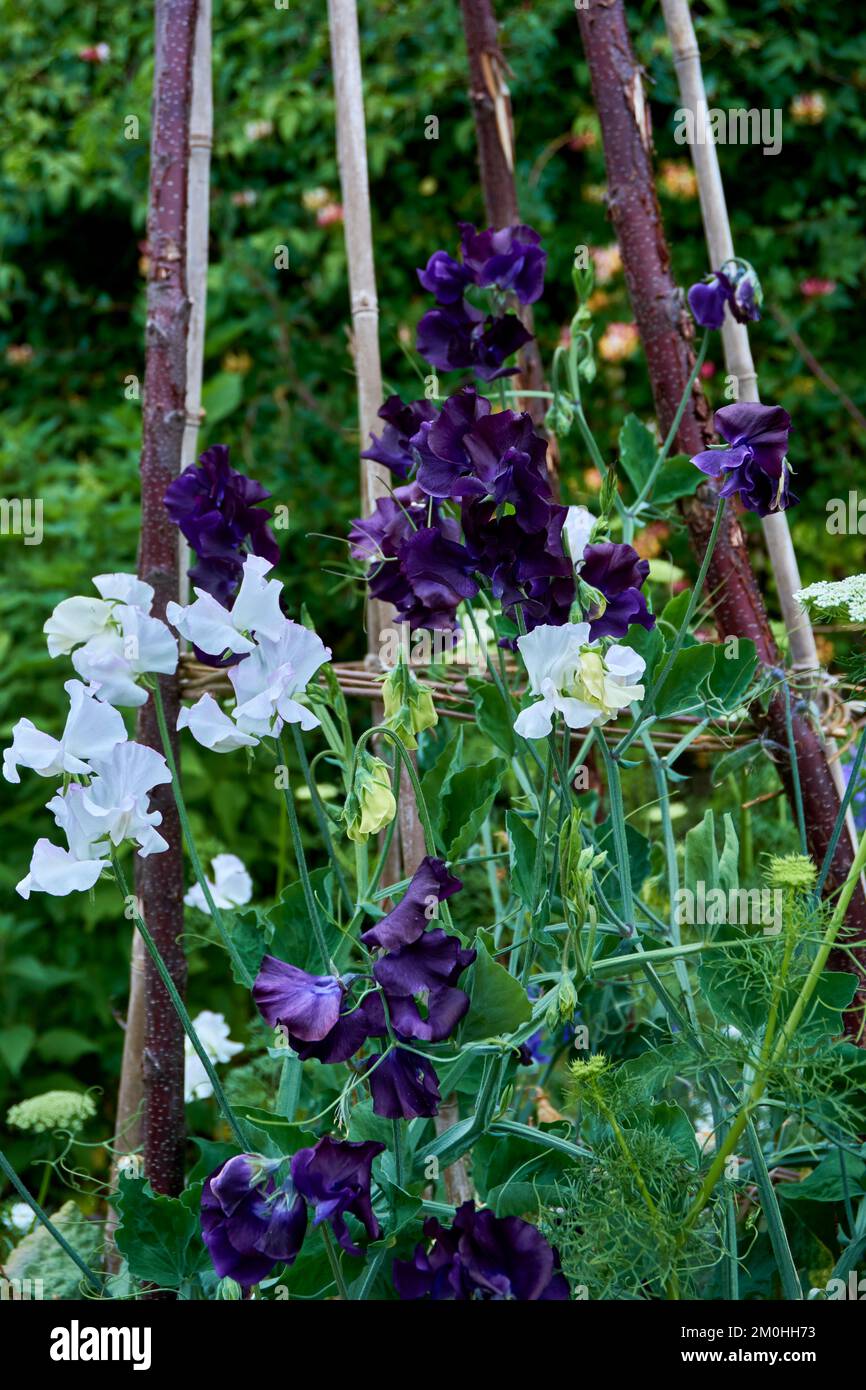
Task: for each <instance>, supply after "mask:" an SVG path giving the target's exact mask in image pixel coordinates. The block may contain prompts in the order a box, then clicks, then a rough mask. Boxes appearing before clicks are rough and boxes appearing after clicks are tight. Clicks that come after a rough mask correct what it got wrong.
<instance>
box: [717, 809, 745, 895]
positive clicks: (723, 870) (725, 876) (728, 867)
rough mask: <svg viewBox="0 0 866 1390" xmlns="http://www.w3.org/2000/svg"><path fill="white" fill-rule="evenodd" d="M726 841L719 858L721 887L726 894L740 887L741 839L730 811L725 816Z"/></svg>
mask: <svg viewBox="0 0 866 1390" xmlns="http://www.w3.org/2000/svg"><path fill="white" fill-rule="evenodd" d="M724 825H725V841H724V844H723V845H722V853H721V856H720V858H719V887H720V888H722V889H723V890H724V891H725V892H726V893H729V892H730V891H731V890H732V889H737V888H739V886H740V838H739V836H738V835H737V832H736V829H735V827H734V818H733V816H732V815H731V813H730V811H726V812H725V814H724Z"/></svg>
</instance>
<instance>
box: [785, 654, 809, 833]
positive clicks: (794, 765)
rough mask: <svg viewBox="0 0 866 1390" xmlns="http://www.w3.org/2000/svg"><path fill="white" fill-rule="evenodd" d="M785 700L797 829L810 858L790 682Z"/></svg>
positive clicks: (789, 760) (786, 728)
mask: <svg viewBox="0 0 866 1390" xmlns="http://www.w3.org/2000/svg"><path fill="white" fill-rule="evenodd" d="M782 694H783V695H784V698H785V730H786V732H787V735H788V762H789V765H790V768H791V781H792V783H793V785H794V806H795V807H796V812H797V829H798V831H799V833H800V849H801V850H802V852H803V854H804V855H806V857H807V858H808V854H809V841H808V839H807V838H806V816H805V813H804V811H803V788H802V786H801V785H800V764H799V762H798V760H797V743H796V740H795V738H794V721H793V719H792V718H791V691H790V688H789V686H788V682H787V681H784V682H783V684H782Z"/></svg>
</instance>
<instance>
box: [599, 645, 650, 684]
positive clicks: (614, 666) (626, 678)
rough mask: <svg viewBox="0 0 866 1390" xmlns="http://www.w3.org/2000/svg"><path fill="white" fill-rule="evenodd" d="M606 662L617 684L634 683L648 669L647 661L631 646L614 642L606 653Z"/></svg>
mask: <svg viewBox="0 0 866 1390" xmlns="http://www.w3.org/2000/svg"><path fill="white" fill-rule="evenodd" d="M604 664H605V666H606V667H607V669H608V672H609V673H610V675H611V676H612V677H613V678H614V680H615V681H616V682H617V684H620V685H633V684H634V682H635V681H637V680H639V679H640V677H641V676H642V675H643V673H644V671H645V670H646V662H645V661H644V659H643V657H642V656H640V655H639V653H638V652H636V651H633V650H632V648H631V647H621V646H618V645H617V644H614V645H613V646H612V647H608V649H607V651H606V652H605V654H604Z"/></svg>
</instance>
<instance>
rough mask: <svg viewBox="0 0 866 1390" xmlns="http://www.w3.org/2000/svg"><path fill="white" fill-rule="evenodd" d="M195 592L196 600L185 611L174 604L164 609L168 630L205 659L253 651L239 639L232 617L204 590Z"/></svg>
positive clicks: (251, 644)
mask: <svg viewBox="0 0 866 1390" xmlns="http://www.w3.org/2000/svg"><path fill="white" fill-rule="evenodd" d="M195 592H196V594H197V595H198V597H197V599H196V601H195V603H191V604H190V605H189V607H188V608H181V607H180V606H179V604H176V603H169V604H167V605H166V617H167V618H168V621H169V622H170V623H171V625H172V627H176V628H177V630H178V632H179V633H180V634H181V636H182V637H185V638H186V639H187V641H188V642H192V643H193V644H194V645H195V646H196V647H198V648H200V650H201V651H203V652H207V653H208V655H209V656H222V654H223V652H226V651H230V652H235V653H237V654H240V653H242V652H251V651H253V648H254V644H253V643H252V642H251V641H250V640H249V638H247V637H242V636H241V634H240V633H239V632H238V630H237V629H236V627H235V625H234V623H233V622H232V617H233V614H232V613H229V611H228V609H227V608H223V606H222V604H221V603H217V601H216V599H215V598H213V597H212V595H211V594H208V593H206V592H205V590H204V589H196V591H195ZM235 606H236V607H237V602H236V603H235Z"/></svg>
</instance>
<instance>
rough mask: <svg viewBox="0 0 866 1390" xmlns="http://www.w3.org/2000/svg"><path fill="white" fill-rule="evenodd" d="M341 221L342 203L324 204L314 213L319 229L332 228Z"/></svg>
mask: <svg viewBox="0 0 866 1390" xmlns="http://www.w3.org/2000/svg"><path fill="white" fill-rule="evenodd" d="M342 220H343V205H342V203H325V206H324V207H321V208H319V210H318V212H317V213H316V223H317V225H318V226H320V227H332V226H333V225H334V224H335V223H336V222H342Z"/></svg>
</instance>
